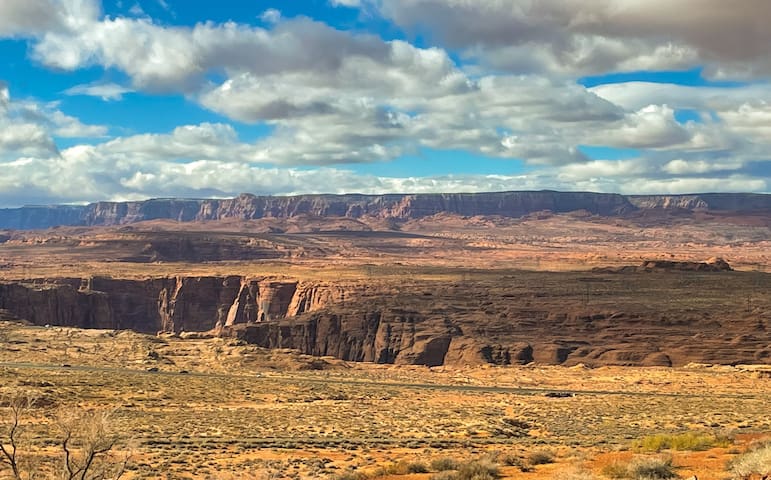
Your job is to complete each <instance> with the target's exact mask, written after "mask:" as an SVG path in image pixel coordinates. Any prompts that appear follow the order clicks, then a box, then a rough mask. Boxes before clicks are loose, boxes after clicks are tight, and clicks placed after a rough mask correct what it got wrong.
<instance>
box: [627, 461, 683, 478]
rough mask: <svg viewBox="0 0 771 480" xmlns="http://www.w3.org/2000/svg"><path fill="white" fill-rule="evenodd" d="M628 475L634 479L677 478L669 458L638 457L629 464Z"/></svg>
mask: <svg viewBox="0 0 771 480" xmlns="http://www.w3.org/2000/svg"><path fill="white" fill-rule="evenodd" d="M628 471H629V476H628V477H627V478H632V479H636V480H668V479H670V478H677V473H675V467H674V465H673V464H672V459H671V458H640V459H637V460H635V461H633V462H632V463H630V464H629V467H628Z"/></svg>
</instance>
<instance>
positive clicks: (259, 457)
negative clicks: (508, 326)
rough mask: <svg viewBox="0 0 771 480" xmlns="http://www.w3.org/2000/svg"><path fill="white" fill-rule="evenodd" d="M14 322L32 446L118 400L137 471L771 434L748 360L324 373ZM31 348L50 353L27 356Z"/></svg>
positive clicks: (371, 465) (4, 386) (276, 358)
mask: <svg viewBox="0 0 771 480" xmlns="http://www.w3.org/2000/svg"><path fill="white" fill-rule="evenodd" d="M2 331H3V332H4V335H5V337H6V338H7V340H8V341H7V342H6V343H4V344H2V346H0V395H2V394H4V393H8V392H13V391H20V390H23V391H28V392H30V393H31V394H34V395H35V396H36V397H38V398H40V399H41V401H42V402H43V404H45V405H47V407H46V408H45V409H39V410H36V413H35V415H36V418H37V419H38V420H39V421H37V422H36V423H35V424H34V425H31V426H30V429H29V442H30V443H31V445H32V446H33V447H34V448H35V449H39V451H43V452H44V451H46V449H47V448H48V447H47V445H48V442H50V436H49V432H50V428H49V426H50V424H48V423H45V419H46V418H47V417H49V414H48V413H47V412H48V411H50V409H62V408H63V409H68V408H96V407H98V408H102V409H109V410H115V413H114V415H113V422H114V425H115V427H116V428H117V429H118V430H119V431H123V432H131V434H132V435H131V436H132V437H134V439H135V441H136V461H135V462H134V464H133V467H132V470H131V472H130V473H131V477H133V478H157V477H155V475H156V472H158V471H164V472H168V474H169V475H173V476H174V478H179V477H184V476H185V475H187V476H194V477H195V478H206V477H207V476H209V477H211V478H220V477H217V476H215V475H224V476H226V475H235V476H236V477H235V478H239V476H240V475H243V474H244V473H245V472H257V473H260V472H261V473H260V474H262V473H265V475H276V477H275V478H284V477H286V478H290V477H291V475H294V474H295V473H297V474H298V475H300V476H301V478H306V477H313V478H324V477H330V476H333V475H336V474H340V473H341V472H345V471H347V470H348V469H349V468H353V469H354V470H355V471H356V472H369V473H370V474H371V473H372V472H374V471H376V470H377V469H378V468H382V467H387V466H388V465H393V466H394V467H391V468H392V470H390V472H392V473H399V474H401V473H405V477H406V478H413V477H410V475H418V477H414V478H415V479H417V478H425V477H419V476H420V475H425V476H428V475H429V474H421V473H415V472H418V471H420V470H422V467H428V468H427V469H428V470H431V471H440V470H446V471H450V473H453V472H457V471H459V469H460V466H459V465H460V464H462V463H464V462H463V461H465V460H466V459H468V458H469V457H470V456H479V455H482V454H484V453H486V452H488V453H491V452H493V451H500V452H505V454H501V455H499V456H498V460H497V463H498V464H499V465H501V467H500V468H499V471H500V474H501V475H502V476H503V477H505V478H519V477H518V475H532V476H531V477H523V478H533V479H537V478H539V477H538V475H542V474H541V473H539V472H541V471H543V472H558V471H560V469H564V468H565V466H564V465H563V462H568V461H569V460H568V457H569V456H570V452H569V451H565V450H564V449H563V448H564V447H562V446H566V445H570V446H571V448H577V449H580V450H581V451H585V452H589V453H590V452H595V453H598V452H602V451H607V450H609V449H618V448H624V447H625V446H627V445H629V442H630V439H634V438H644V437H646V436H652V435H655V434H657V433H658V432H662V431H667V429H668V428H671V426H672V425H701V426H702V427H701V428H703V429H704V430H703V431H705V432H710V431H711V432H712V433H713V434H717V433H722V432H724V431H725V432H734V433H739V432H741V433H746V432H750V431H755V432H769V431H771V418H769V417H768V415H767V413H768V409H767V408H768V403H767V399H768V396H769V394H771V391H769V389H770V388H771V387H770V386H769V385H768V382H765V380H764V379H759V378H756V377H754V376H753V374H752V372H745V371H742V370H740V369H737V368H734V367H721V368H701V369H693V368H691V369H663V368H662V369H624V368H618V367H614V368H610V367H604V368H599V369H585V368H562V367H532V366H531V367H509V368H450V367H440V368H433V369H428V368H425V367H409V366H402V367H395V366H386V365H363V364H346V363H344V362H339V361H335V360H333V359H327V360H325V361H326V362H327V363H328V368H327V369H326V370H321V371H316V370H302V366H303V365H304V364H305V363H306V362H311V361H313V360H314V359H312V358H311V357H307V356H303V355H299V354H297V353H295V352H289V351H267V350H262V349H258V348H255V347H252V346H248V345H240V344H238V343H237V342H235V343H234V342H228V341H224V340H218V339H209V340H205V339H204V340H183V339H179V338H174V337H168V338H158V337H148V336H144V335H138V334H133V333H118V334H113V333H112V332H106V331H82V330H76V329H54V328H49V329H45V328H37V327H20V326H13V325H12V324H3V325H2ZM148 352H156V353H157V354H153V355H148ZM28 361H36V362H37V364H34V365H33V364H23V363H22V364H19V363H18V362H28ZM9 362H10V363H9ZM63 363H67V364H69V365H72V367H62V366H61V365H62V364H63ZM151 367H158V369H159V371H158V372H149V371H148V368H151ZM182 370H185V371H189V372H190V373H187V374H183V373H180V372H181V371H182ZM534 387H535V388H543V389H545V390H568V391H574V392H579V395H577V396H575V397H573V398H569V399H557V400H555V399H551V398H547V397H545V396H544V395H543V394H542V393H538V392H537V391H535V392H534V391H531V390H527V389H528V388H534ZM518 388H525V390H517V389H518ZM582 390H591V391H593V392H595V393H591V394H580V392H581V391H582ZM602 391H605V392H606V393H600V392H602ZM682 391H689V392H691V394H690V395H682V394H678V392H682ZM672 395H675V396H672ZM512 424H516V425H522V426H526V428H525V430H524V433H525V435H524V436H514V437H512V436H509V435H507V434H506V432H507V431H508V429H510V428H511V425H512ZM717 424H719V427H710V428H714V429H715V430H709V429H708V428H707V427H706V426H707V425H717ZM545 449H548V450H549V451H551V452H553V453H554V457H555V459H556V463H555V464H551V465H537V466H536V467H534V468H533V467H529V468H532V469H533V470H534V472H532V473H524V472H522V470H520V466H518V465H511V464H512V463H513V462H509V461H508V460H506V459H507V458H508V457H511V458H520V459H527V458H528V457H529V456H536V455H540V452H541V451H543V450H545ZM720 455H724V454H720ZM443 458H444V459H445V460H442V459H443ZM431 459H438V460H436V461H435V462H431ZM446 459H451V460H455V461H456V462H457V463H456V464H454V465H453V464H452V461H448V460H446ZM678 462H679V461H678ZM537 463H539V462H537ZM678 464H679V463H678ZM508 465H511V466H508ZM419 467H421V468H419ZM453 467H454V468H453ZM410 472H412V473H410ZM383 473H388V470H386V471H384V472H383ZM544 474H545V473H544ZM448 475H450V474H448ZM700 478H709V477H703V476H702V475H700Z"/></svg>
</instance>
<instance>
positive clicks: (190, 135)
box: [0, 0, 771, 206]
mask: <svg viewBox="0 0 771 480" xmlns="http://www.w3.org/2000/svg"><path fill="white" fill-rule="evenodd" d="M744 6H745V8H744V9H742V10H741V11H736V9H735V8H731V7H730V5H727V2H721V1H718V0H683V1H681V2H668V1H664V0H649V1H643V0H639V1H638V0H628V1H625V2H624V3H623V6H621V7H619V4H618V3H616V4H614V3H613V2H610V1H609V0H607V1H606V0H598V1H597V2H591V3H589V4H587V3H586V2H577V1H575V0H542V1H540V2H530V1H525V0H510V1H508V2H507V1H499V0H480V1H479V2H467V1H464V0H309V1H302V2H300V1H291V2H287V1H270V0H256V1H250V2H243V1H237V0H220V1H218V2H208V1H191V0H184V1H182V0H119V1H118V0H104V1H99V0H3V2H0V52H1V53H2V56H3V59H4V62H2V63H0V162H2V164H3V165H2V167H3V168H2V173H0V206H17V205H22V204H29V203H83V202H90V201H96V200H123V199H141V198H149V197H172V196H183V197H184V196H192V197H200V196H222V197H226V196H232V195H236V194H238V193H240V192H253V193H257V194H273V195H278V194H297V193H322V192H323V193H346V192H358V193H385V192H443V191H444V192H450V191H487V190H527V189H561V190H590V191H608V192H620V193H631V194H633V193H695V192H706V191H753V192H769V190H771V158H769V157H770V156H769V154H768V151H769V148H768V147H769V144H771V88H770V87H769V76H771V58H770V57H769V56H768V55H767V53H766V50H767V45H768V44H769V43H770V42H771V33H769V32H768V31H767V30H768V29H767V28H765V26H764V25H761V24H760V23H758V22H760V20H759V19H762V18H769V17H770V16H771V5H769V4H768V3H767V2H764V1H761V0H747V2H746V4H745V5H744ZM697 7H698V8H699V9H700V11H702V12H703V15H700V16H699V17H698V18H694V17H693V16H692V15H688V14H687V12H688V11H689V9H692V8H697ZM729 10H731V11H729ZM728 13H730V14H731V15H727V14H728ZM761 23H762V22H761ZM704 32H711V34H710V35H705V34H704ZM721 39H722V40H721Z"/></svg>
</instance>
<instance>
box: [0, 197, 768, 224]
mask: <svg viewBox="0 0 771 480" xmlns="http://www.w3.org/2000/svg"><path fill="white" fill-rule="evenodd" d="M546 210H548V211H552V212H554V213H567V212H572V211H578V210H582V211H586V212H589V213H591V214H594V215H602V216H609V217H614V216H624V215H628V214H631V213H634V212H637V211H646V210H656V211H668V210H687V211H698V210H727V211H734V212H767V213H771V195H763V194H747V193H736V194H734V193H729V194H719V193H709V194H697V195H637V196H634V195H633V196H624V195H618V194H612V193H591V192H556V191H548V190H544V191H523V192H490V193H427V194H386V195H361V194H346V195H297V196H287V197H274V196H256V195H252V194H246V193H245V194H241V195H239V196H237V197H235V198H230V199H221V200H220V199H173V198H171V199H162V198H161V199H151V200H145V201H132V202H97V203H92V204H89V205H83V206H57V205H54V206H29V207H20V208H6V209H0V228H11V229H38V228H49V227H53V226H57V225H71V226H95V225H122V224H128V223H133V222H139V221H143V220H157V219H169V220H175V221H180V222H189V221H202V220H221V219H229V218H236V219H244V220H249V219H257V218H291V217H296V216H300V215H308V216H314V217H349V218H360V217H365V216H368V217H376V218H394V219H403V220H407V219H415V218H422V217H426V216H431V215H436V214H438V213H450V214H457V215H462V216H474V215H497V216H503V217H521V216H525V215H528V214H531V213H534V212H540V211H546Z"/></svg>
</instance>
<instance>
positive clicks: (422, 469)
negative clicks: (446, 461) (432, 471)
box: [407, 462, 428, 473]
mask: <svg viewBox="0 0 771 480" xmlns="http://www.w3.org/2000/svg"><path fill="white" fill-rule="evenodd" d="M407 473H428V467H427V466H426V464H425V463H422V462H410V463H408V464H407Z"/></svg>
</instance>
